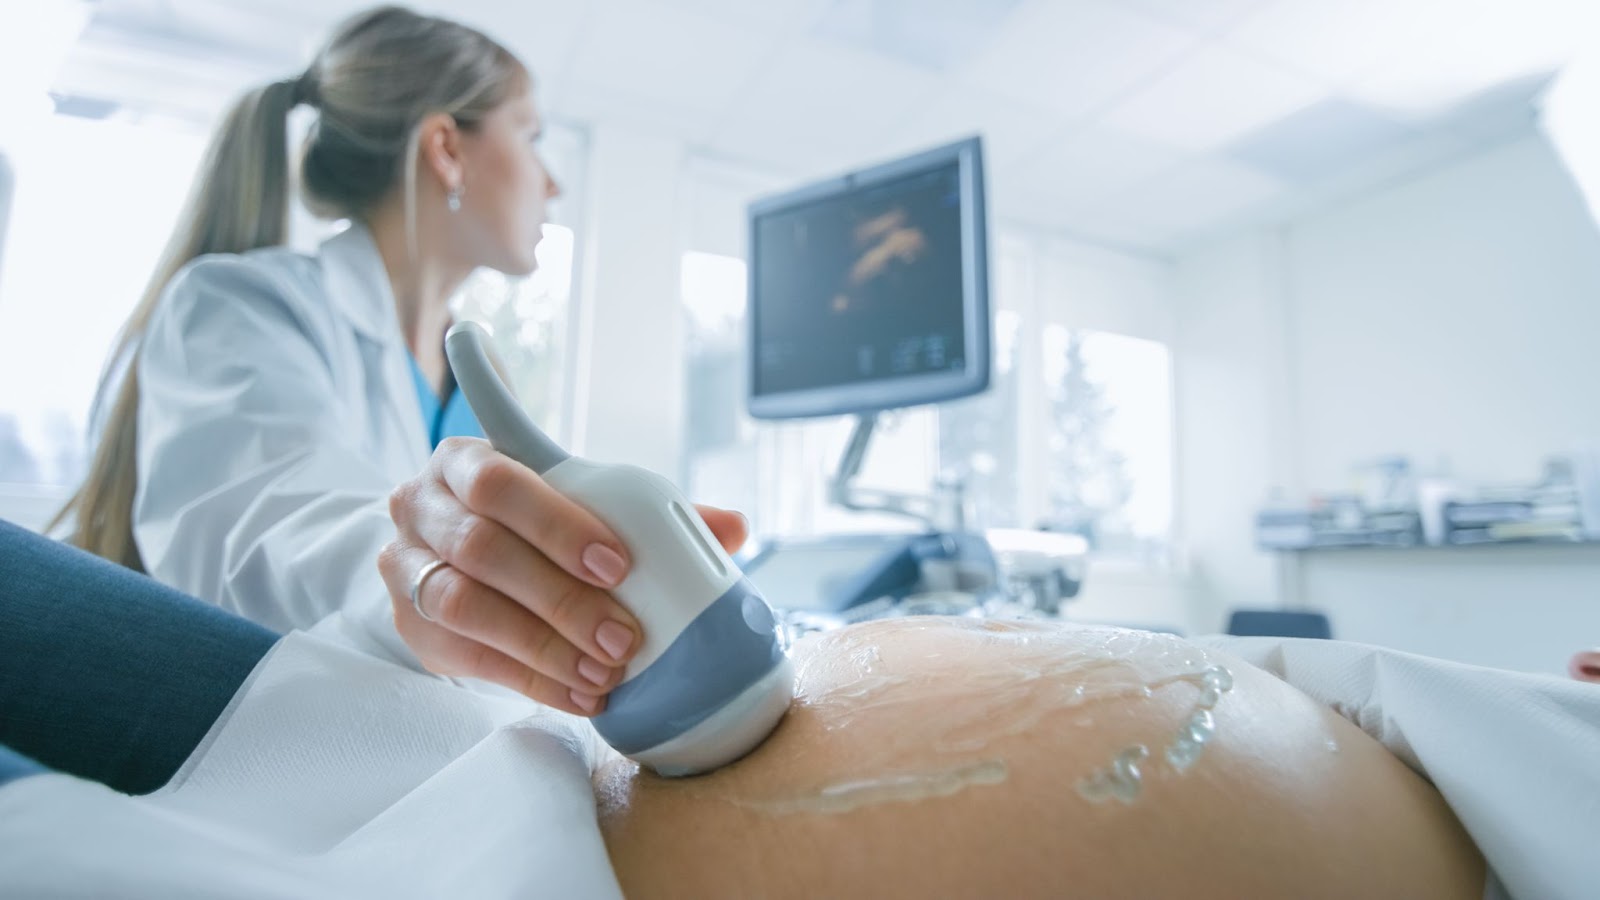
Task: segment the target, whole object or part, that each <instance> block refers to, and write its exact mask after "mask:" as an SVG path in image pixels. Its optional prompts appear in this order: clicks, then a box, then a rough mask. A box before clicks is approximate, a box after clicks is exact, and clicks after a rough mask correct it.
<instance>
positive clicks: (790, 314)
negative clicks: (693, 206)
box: [748, 137, 990, 419]
mask: <svg viewBox="0 0 1600 900" xmlns="http://www.w3.org/2000/svg"><path fill="white" fill-rule="evenodd" d="M985 220H986V215H985V208H984V191H983V151H982V145H981V142H980V139H979V138H977V137H973V138H969V139H967V140H964V141H960V142H958V143H955V144H951V145H948V146H944V147H939V148H937V149H934V150H928V151H925V152H922V153H917V154H915V155H912V156H908V157H905V158H902V159H898V160H895V161H892V162H888V163H883V164H881V165H876V166H872V167H869V168H863V169H859V170H857V171H854V172H850V173H848V174H845V175H842V176H839V177H835V178H830V179H828V180H826V181H821V182H818V183H815V184H810V185H807V186H805V187H802V188H799V189H797V190H793V191H789V192H787V193H784V194H781V195H778V196H773V197H768V198H765V199H762V200H759V201H757V202H755V203H753V204H752V205H751V207H750V266H749V274H750V307H749V308H750V315H749V323H750V324H749V327H750V370H749V374H750V379H749V395H748V396H749V409H750V414H751V415H752V416H754V417H756V418H764V419H787V418H805V417H814V416H829V415H838V414H848V413H856V414H868V413H874V412H877V411H880V410H885V409H891V408H895V407H903V406H916V405H919V404H924V403H936V402H939V401H943V400H953V399H955V398H958V397H965V396H967V395H969V394H975V393H978V392H980V391H983V390H985V389H986V388H987V387H988V386H989V355H990V354H989V340H990V339H989V292H988V239H987V225H986V221H985Z"/></svg>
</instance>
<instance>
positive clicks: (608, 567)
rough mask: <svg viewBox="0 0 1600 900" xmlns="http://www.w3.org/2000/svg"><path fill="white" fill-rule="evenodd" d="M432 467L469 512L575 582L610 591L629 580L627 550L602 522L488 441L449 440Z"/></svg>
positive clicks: (440, 450) (435, 458) (437, 454)
mask: <svg viewBox="0 0 1600 900" xmlns="http://www.w3.org/2000/svg"><path fill="white" fill-rule="evenodd" d="M432 465H433V471H434V472H435V474H436V475H437V476H438V478H439V479H440V480H441V481H443V482H444V483H445V484H446V485H448V486H449V488H450V490H451V492H452V493H454V494H455V495H456V497H458V498H460V500H461V502H462V503H463V504H464V505H465V506H466V507H467V508H468V509H470V510H472V511H473V512H475V513H477V514H478V515H480V516H487V517H488V518H491V519H494V520H495V521H497V522H501V523H504V524H505V526H506V527H508V528H510V529H511V530H512V531H515V532H516V533H517V534H518V535H519V536H521V537H522V539H523V540H525V541H527V542H528V543H529V544H532V545H533V546H534V547H537V548H538V549H539V552H541V553H543V554H544V555H545V556H548V557H549V558H550V559H551V560H552V561H554V562H555V564H556V565H558V566H560V567H561V568H563V569H565V570H566V571H567V572H568V573H569V574H571V575H572V576H573V577H574V578H578V579H581V580H583V581H586V582H588V583H589V584H592V585H594V586H596V587H600V588H613V587H616V586H617V585H618V584H620V583H622V579H623V578H625V577H627V574H628V566H629V562H628V551H627V548H626V547H624V546H623V545H622V541H621V540H619V539H618V538H617V536H616V535H615V534H613V533H612V532H611V529H609V528H607V527H606V526H605V523H603V522H601V521H600V520H599V519H598V518H596V517H595V515H594V514H593V513H591V512H589V511H588V510H587V509H585V508H584V507H582V506H581V505H579V504H578V503H577V502H575V501H573V500H572V499H570V498H568V497H566V496H565V495H563V494H562V493H561V492H560V491H557V490H556V489H555V488H553V487H551V486H550V485H549V484H548V483H546V482H545V480H544V479H543V478H540V477H539V476H538V475H537V474H535V473H534V471H533V470H532V469H529V468H528V467H527V466H524V465H522V464H521V463H519V462H517V461H516V460H513V459H512V458H511V457H509V456H506V455H504V454H502V453H499V452H498V451H496V450H495V449H494V448H493V447H491V446H489V443H488V442H487V441H482V440H477V439H473V438H451V439H447V440H445V441H443V442H441V443H440V444H439V449H438V450H436V451H435V452H434V454H433V463H432Z"/></svg>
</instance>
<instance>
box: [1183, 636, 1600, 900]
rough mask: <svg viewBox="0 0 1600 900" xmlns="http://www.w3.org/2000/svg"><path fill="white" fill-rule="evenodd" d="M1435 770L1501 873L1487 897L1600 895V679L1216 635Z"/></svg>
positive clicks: (1555, 899) (1424, 769) (1534, 899)
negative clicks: (1584, 679) (1580, 679)
mask: <svg viewBox="0 0 1600 900" xmlns="http://www.w3.org/2000/svg"><path fill="white" fill-rule="evenodd" d="M1196 642H1197V643H1201V644H1204V645H1206V646H1210V647H1215V648H1217V649H1220V650H1224V651H1226V652H1229V653H1232V654H1234V655H1235V656H1238V657H1241V658H1242V659H1244V660H1245V661H1247V662H1250V663H1252V664H1254V665H1256V666H1259V667H1261V668H1263V669H1266V670H1267V671H1269V672H1271V673H1273V674H1275V675H1277V676H1278V677H1279V678H1282V679H1283V680H1284V681H1287V682H1288V683H1289V684H1291V685H1293V686H1295V687H1296V688H1299V689H1300V690H1301V691H1304V692H1305V693H1306V694H1308V695H1309V696H1311V697H1312V698H1313V699H1315V700H1317V701H1319V702H1321V703H1324V704H1327V705H1328V706H1330V707H1332V708H1333V709H1335V710H1337V711H1338V712H1339V713H1340V714H1341V715H1343V716H1344V717H1345V718H1347V719H1349V720H1350V721H1352V722H1354V723H1355V724H1356V725H1358V726H1360V727H1361V729H1362V730H1363V731H1365V732H1367V733H1368V734H1370V735H1372V736H1373V737H1374V738H1377V739H1378V740H1379V741H1380V742H1382V743H1383V745H1384V746H1385V747H1388V748H1389V750H1390V751H1392V752H1393V753H1394V754H1395V755H1396V756H1398V757H1399V758H1400V759H1402V760H1404V761H1405V762H1406V763H1407V764H1408V765H1410V766H1411V767H1412V768H1413V769H1415V770H1417V771H1418V772H1420V773H1421V774H1422V775H1423V776H1425V777H1427V778H1428V779H1429V780H1430V781H1432V782H1433V784H1434V785H1435V786H1437V787H1438V789H1439V792H1440V793H1441V794H1443V795H1444V798H1445V800H1446V801H1447V802H1448V803H1449V804H1450V807H1451V808H1452V809H1453V810H1454V811H1455V814H1456V816H1457V818H1459V819H1460V820H1461V824H1462V825H1463V826H1465V827H1466V829H1467V831H1468V833H1470V834H1471V835H1472V839H1473V840H1474V841H1475V842H1477V845H1478V848H1479V849H1480V850H1482V851H1483V855H1484V858H1485V859H1486V860H1488V863H1489V866H1490V867H1491V868H1492V869H1493V875H1494V876H1496V877H1495V878H1491V880H1490V885H1489V888H1488V890H1487V892H1486V896H1489V897H1495V896H1505V895H1509V896H1512V897H1518V898H1523V900H1566V898H1572V900H1579V898H1594V897H1596V896H1600V685H1593V684H1585V683H1581V682H1576V681H1569V680H1565V679H1561V678H1556V677H1553V676H1548V675H1531V674H1525V673H1521V672H1508V671H1503V670H1498V669H1485V668H1481V667H1478V666H1469V665H1465V664H1462V663H1453V662H1447V661H1444V660H1439V659H1430V658H1428V657H1423V656H1416V655H1414V654H1410V653H1401V652H1399V651H1396V650H1387V649H1384V648H1382V647H1373V646H1368V645H1365V644H1352V643H1348V642H1345V641H1318V640H1306V639H1295V638H1261V637H1254V638H1239V637H1221V636H1211V637H1203V638H1199V639H1197V640H1196Z"/></svg>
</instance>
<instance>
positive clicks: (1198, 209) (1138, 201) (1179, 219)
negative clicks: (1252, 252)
mask: <svg viewBox="0 0 1600 900" xmlns="http://www.w3.org/2000/svg"><path fill="white" fill-rule="evenodd" d="M1284 190H1285V185H1284V183H1283V182H1282V181H1281V180H1279V179H1277V178H1273V177H1271V176H1268V175H1265V174H1262V173H1260V172H1257V171H1255V170H1254V169H1251V168H1249V167H1247V166H1243V165H1240V164H1238V163H1232V162H1228V161H1227V160H1224V159H1220V158H1209V157H1202V158H1199V159H1196V160H1193V161H1191V162H1187V163H1184V164H1183V165H1181V166H1179V167H1178V168H1176V169H1172V170H1169V171H1167V172H1165V173H1163V174H1161V175H1157V176H1156V177H1154V178H1151V179H1149V180H1148V181H1145V182H1143V183H1142V184H1139V185H1137V186H1135V187H1133V188H1131V189H1129V190H1126V191H1122V192H1120V193H1118V194H1115V195H1114V196H1112V197H1110V198H1108V199H1107V200H1105V201H1103V202H1101V203H1099V204H1097V205H1096V206H1095V207H1094V210H1093V211H1094V212H1099V213H1101V214H1104V215H1106V216H1108V217H1111V218H1114V219H1116V220H1119V221H1126V222H1132V223H1135V224H1139V225H1147V226H1150V227H1151V228H1155V229H1164V230H1170V231H1174V232H1183V231H1190V230H1196V229H1202V228H1205V227H1208V226H1211V225H1214V224H1216V223H1219V222H1223V221H1226V220H1228V219H1230V218H1232V217H1235V216H1238V215H1241V214H1243V213H1245V212H1247V211H1248V210H1249V209H1251V208H1252V207H1256V206H1259V205H1262V204H1264V203H1267V202H1269V201H1271V200H1273V199H1274V198H1276V197H1279V196H1281V195H1282V194H1283V193H1284Z"/></svg>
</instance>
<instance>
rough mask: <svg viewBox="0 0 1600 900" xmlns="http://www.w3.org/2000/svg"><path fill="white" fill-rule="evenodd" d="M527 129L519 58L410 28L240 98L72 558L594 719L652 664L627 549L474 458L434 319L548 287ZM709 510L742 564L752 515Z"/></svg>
mask: <svg viewBox="0 0 1600 900" xmlns="http://www.w3.org/2000/svg"><path fill="white" fill-rule="evenodd" d="M302 103H303V104H309V105H310V106H311V107H313V108H314V109H315V110H316V112H317V113H318V118H317V122H316V124H315V126H314V127H313V130H312V132H311V134H310V136H309V137H308V139H307V141H306V144H305V146H304V147H303V150H302V154H301V156H300V160H299V181H300V184H301V185H302V187H303V190H304V192H305V195H306V198H307V202H308V205H310V206H311V208H312V209H313V210H314V211H316V212H318V213H319V214H322V215H325V216H329V217H342V218H347V219H348V220H349V222H350V225H349V228H348V229H346V230H345V231H343V232H342V233H340V234H338V235H337V236H335V237H333V238H332V239H330V240H328V241H327V242H326V243H324V244H323V245H322V247H321V248H320V250H319V252H318V253H317V254H316V255H314V256H303V255H299V254H296V253H294V252H291V251H290V250H288V249H287V248H285V247H282V246H281V245H282V244H283V243H284V240H285V236H286V231H287V223H286V212H287V207H288V196H289V195H288V184H289V176H290V171H289V158H288V154H287V147H286V143H287V139H286V136H285V132H286V128H285V124H286V118H287V117H288V115H289V113H290V111H291V110H292V109H293V108H295V107H296V106H298V105H300V104H302ZM539 132H540V121H539V114H538V111H537V109H536V108H535V106H534V102H533V96H532V79H531V77H530V75H529V73H528V71H527V70H526V69H525V68H524V67H523V66H522V64H521V63H520V62H519V61H518V60H517V59H516V58H515V57H514V56H512V54H511V53H510V52H508V51H507V50H506V49H505V48H503V47H501V46H500V45H499V44H497V43H495V42H494V41H492V40H491V39H489V38H488V37H486V36H485V35H483V34H481V33H479V32H477V31H475V30H473V29H470V28H467V27H464V26H462V25H459V24H457V23H454V22H450V21H446V20H443V19H439V18H433V17H428V16H422V15H418V14H416V13H413V12H411V11H408V10H405V9H401V8H397V7H383V8H378V9H373V10H370V11H367V12H364V13H360V14H357V15H356V16H354V17H353V18H351V19H350V20H348V21H347V22H345V23H344V24H343V25H342V26H340V27H339V28H338V29H337V30H336V32H335V33H334V34H333V36H332V38H331V39H330V40H329V42H328V43H327V45H326V46H325V47H324V48H323V49H322V50H321V52H320V53H319V54H318V55H317V57H316V58H315V60H314V61H313V62H312V63H311V65H310V66H309V67H308V68H307V70H306V72H305V73H304V74H303V75H301V76H299V77H298V78H293V79H288V80H285V81H280V82H277V83H274V84H269V85H267V86H265V87H263V88H260V89H258V90H255V91H253V92H251V93H249V94H247V95H246V96H245V97H244V98H242V99H241V100H240V101H239V102H238V104H237V105H236V106H235V107H234V108H233V110H232V111H231V112H230V113H229V114H228V115H227V117H226V118H225V120H224V121H223V123H222V126H221V128H220V130H219V131H218V132H217V134H216V135H215V137H214V138H213V141H212V144H211V147H210V149H209V151H208V153H207V157H206V160H205V162H204V163H203V164H202V171H201V172H200V175H199V177H198V180H197V182H196V185H195V187H194V189H193V192H192V194H191V197H190V199H189V202H188V206H187V209H186V210H185V213H184V215H183V218H182V220H181V222H180V224H179V226H178V229H177V231H176V233H175V234H174V235H173V237H172V239H171V241H170V243H169V244H168V247H167V250H166V253H165V255H164V257H163V259H162V261H161V263H160V265H159V266H158V268H157V271H156V274H155V277H154V278H153V280H152V282H151V284H150V286H149V288H148V289H147V291H146V293H145V296H144V298H143V300H142V301H141V302H140V303H139V305H138V307H137V308H136V309H135V311H134V313H133V315H132V316H131V317H130V319H129V320H128V323H127V324H126V326H125V327H124V330H123V333H122V336H121V338H120V344H119V348H118V351H117V353H116V354H115V356H114V357H113V359H122V360H127V359H131V363H130V364H129V365H128V366H127V367H126V368H127V371H126V375H125V377H123V378H122V380H121V382H120V385H119V386H114V387H113V386H111V385H110V384H109V382H108V385H106V386H103V387H102V395H103V396H104V397H105V398H106V399H107V402H108V404H109V409H110V412H109V414H108V416H107V418H106V423H105V425H104V427H103V429H102V431H101V435H100V439H99V445H98V447H97V449H96V453H95V455H94V458H93V462H92V464H91V468H90V472H89V475H88V477H87V479H86V480H85V483H84V484H83V485H82V487H81V488H80V489H79V491H78V492H77V494H76V495H75V496H74V497H73V499H72V500H71V501H70V503H69V504H68V506H67V508H66V509H65V510H63V516H68V515H70V516H71V517H72V519H73V522H74V524H73V529H74V530H73V535H72V537H73V540H74V543H77V544H78V545H79V546H82V547H84V548H85V549H88V550H91V551H92V552H94V553H97V554H99V555H101V556H104V557H107V558H109V559H112V560H115V561H118V562H121V563H123V564H124V565H127V566H129V567H131V568H135V569H143V570H145V571H147V572H149V573H150V574H151V575H153V576H154V577H156V578H158V579H160V580H161V581H164V582H166V583H168V584H170V585H172V586H174V587H176V588H178V589H180V590H183V591H186V592H188V593H191V594H194V595H196V596H199V597H202V598H205V599H208V600H210V601H212V602H215V603H217V604H219V605H221V606H222V607H224V608H226V609H228V610H232V611H235V612H238V613H240V614H241V615H244V616H245V617H247V618H250V619H253V620H254V621H256V622H258V623H260V624H262V625H264V626H266V627H268V628H270V629H273V630H278V631H283V630H287V629H291V628H306V627H310V626H311V625H312V624H314V623H316V622H318V621H319V620H321V619H323V618H324V617H325V616H328V615H329V614H330V613H333V612H336V611H338V612H343V613H344V614H345V616H346V618H347V620H348V621H350V622H353V623H355V627H356V628H357V629H358V630H364V631H366V632H367V633H368V634H369V635H370V636H371V637H372V639H373V640H375V641H377V642H378V644H379V645H380V646H381V647H383V648H385V649H388V650H390V651H392V652H393V653H394V654H395V655H398V656H400V657H401V658H402V659H405V660H407V661H410V658H411V654H414V656H415V659H416V661H419V662H420V663H421V664H422V665H423V666H425V667H426V668H428V669H430V670H432V671H434V672H437V673H440V674H446V675H462V676H473V677H478V678H483V679H486V680H489V681H493V682H496V683H499V684H502V685H505V686H507V687H510V688H512V689H514V690H517V691H520V692H522V693H524V694H526V695H528V696H530V697H532V698H534V699H536V700H539V701H541V702H543V703H546V704H549V705H551V706H554V707H557V708H560V709H564V710H566V711H568V712H574V713H578V714H593V713H595V712H598V711H599V710H600V709H601V708H602V706H603V702H604V696H605V694H606V693H607V692H608V691H609V690H610V688H611V687H613V686H614V685H615V684H616V683H617V682H618V681H619V680H620V678H621V672H622V669H621V667H622V666H623V665H624V664H625V663H626V662H627V660H628V659H629V657H630V656H631V654H632V652H633V650H634V648H635V647H637V646H638V644H639V639H638V635H639V626H638V623H637V621H636V620H635V619H634V618H633V617H632V616H631V615H629V614H628V612H627V611H626V610H625V609H623V608H622V607H621V606H620V605H619V604H618V603H617V602H616V601H615V600H614V599H612V597H611V596H610V595H609V594H607V593H606V588H608V587H611V586H614V585H616V584H617V583H619V582H620V581H621V580H622V579H623V577H624V576H625V575H626V573H627V570H628V565H629V557H628V550H627V548H626V547H625V546H623V545H622V543H621V542H620V541H619V540H618V539H617V537H616V535H615V534H613V533H612V532H611V531H610V530H609V529H608V528H606V527H605V525H603V524H602V523H601V522H600V521H598V520H597V519H596V518H595V517H594V516H593V515H591V514H590V513H588V512H587V511H586V510H584V509H583V508H582V507H580V506H578V505H577V504H575V503H573V502H572V501H570V500H567V499H566V498H564V497H563V496H561V495H560V494H557V493H556V492H555V491H554V490H552V489H551V488H550V487H548V486H547V485H545V484H544V483H543V482H542V481H541V480H540V479H539V478H538V477H537V476H536V475H534V474H533V473H532V472H531V471H529V470H527V469H526V468H523V467H521V466H519V465H517V464H516V463H514V462H512V461H511V460H510V459H508V458H506V457H504V456H501V455H500V454H498V453H496V452H495V451H494V450H493V449H492V448H490V446H489V445H488V444H487V443H486V442H484V441H482V440H472V439H461V438H460V437H459V436H462V435H478V434H479V433H480V432H479V431H478V428H477V423H476V422H475V421H474V420H473V419H472V416H471V411H470V409H468V408H467V407H466V405H465V403H464V401H463V399H462V398H461V396H460V395H459V394H458V393H457V392H456V390H455V386H454V382H453V380H452V378H451V375H450V372H449V369H448V365H447V362H446V359H445V355H444V333H445V331H446V330H447V329H448V327H449V325H450V324H451V319H450V311H449V307H448V305H447V301H448V299H449V298H450V296H451V294H452V293H453V292H454V291H455V290H456V288H457V287H458V286H460V284H461V283H462V282H463V281H464V280H465V279H466V277H467V276H468V275H469V274H470V273H471V272H472V271H473V270H474V269H476V268H477V267H479V266H488V267H490V268H493V269H496V270H499V271H501V272H505V273H507V274H510V275H526V274H528V273H530V272H531V271H533V269H534V266H535V258H534V247H535V245H536V244H537V243H538V241H539V238H540V226H541V225H542V223H543V222H544V215H545V203H546V201H547V200H550V199H552V198H554V197H557V196H559V194H560V188H559V187H558V186H557V185H556V182H555V181H554V180H553V179H552V178H551V176H550V175H549V173H548V172H546V171H545V168H544V165H543V163H542V162H541V160H540V158H539V154H538V152H537V147H536V142H537V140H538V138H539ZM113 369H115V367H113ZM111 390H115V394H114V400H113V399H111V398H112V396H113V395H112V394H111V393H110V391H111ZM447 435H455V436H457V437H447ZM430 453H431V456H430ZM702 512H703V514H704V515H705V516H706V519H707V523H708V524H709V525H710V526H711V528H712V530H713V531H714V532H715V533H716V534H717V535H718V537H719V538H720V539H722V540H723V541H724V542H725V543H727V544H729V545H737V544H738V543H740V542H742V540H743V537H744V530H745V525H744V520H743V518H742V517H741V516H739V515H738V514H737V513H732V512H727V511H723V510H715V509H709V508H703V509H702ZM380 556H381V560H380ZM375 562H377V563H378V565H375V564H374V563H375ZM380 569H381V578H380ZM396 636H398V637H399V638H401V639H403V641H404V644H401V643H400V642H399V641H397V640H395V638H396ZM408 647H409V653H408V652H407V648H408Z"/></svg>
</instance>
